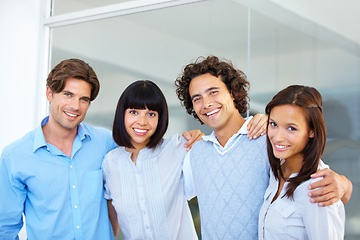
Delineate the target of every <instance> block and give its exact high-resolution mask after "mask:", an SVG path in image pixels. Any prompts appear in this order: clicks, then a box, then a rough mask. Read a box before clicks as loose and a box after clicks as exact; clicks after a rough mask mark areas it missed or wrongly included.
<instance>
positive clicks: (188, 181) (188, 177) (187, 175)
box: [183, 116, 253, 199]
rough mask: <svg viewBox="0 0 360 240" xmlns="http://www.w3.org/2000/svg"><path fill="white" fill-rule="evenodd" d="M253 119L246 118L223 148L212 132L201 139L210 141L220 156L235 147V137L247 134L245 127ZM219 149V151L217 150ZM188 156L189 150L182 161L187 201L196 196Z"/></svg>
mask: <svg viewBox="0 0 360 240" xmlns="http://www.w3.org/2000/svg"><path fill="white" fill-rule="evenodd" d="M252 118H253V116H250V117H248V118H246V122H245V123H244V124H243V125H242V126H241V128H240V129H239V131H238V132H237V133H235V134H234V135H233V136H232V137H231V138H230V139H229V140H228V141H227V142H226V144H225V146H224V147H222V146H221V145H220V143H219V141H218V140H217V138H216V135H215V133H214V132H212V133H211V134H210V135H208V136H203V139H204V140H205V141H210V142H213V143H214V146H215V149H216V150H217V151H218V152H219V153H220V154H222V155H223V154H225V153H226V152H228V151H229V150H230V149H231V148H233V147H234V146H236V144H234V143H235V140H236V137H237V136H239V135H240V134H245V135H246V134H247V133H248V130H247V125H248V123H249V122H250V120H251V119H252ZM219 149H221V150H219ZM190 155H191V150H190V151H189V152H188V153H187V154H186V156H185V159H184V166H183V174H184V187H185V196H186V197H187V199H191V198H193V197H195V196H197V193H196V190H195V183H194V177H193V174H192V170H191V163H190Z"/></svg>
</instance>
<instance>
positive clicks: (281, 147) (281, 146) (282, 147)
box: [275, 145, 288, 149]
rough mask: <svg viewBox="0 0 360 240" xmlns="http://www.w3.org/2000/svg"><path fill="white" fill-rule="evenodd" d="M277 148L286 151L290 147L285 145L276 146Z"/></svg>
mask: <svg viewBox="0 0 360 240" xmlns="http://www.w3.org/2000/svg"><path fill="white" fill-rule="evenodd" d="M275 147H276V148H280V149H284V148H287V147H288V146H284V145H275Z"/></svg>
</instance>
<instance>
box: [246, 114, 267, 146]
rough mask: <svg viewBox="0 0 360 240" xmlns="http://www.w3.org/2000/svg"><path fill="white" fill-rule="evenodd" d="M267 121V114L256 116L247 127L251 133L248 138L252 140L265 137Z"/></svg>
mask: <svg viewBox="0 0 360 240" xmlns="http://www.w3.org/2000/svg"><path fill="white" fill-rule="evenodd" d="M267 120H268V117H267V116H266V115H265V114H262V113H258V114H256V115H255V116H254V117H253V118H252V119H251V120H250V122H249V124H248V125H247V130H248V131H249V132H248V134H247V137H248V138H249V139H250V140H251V139H256V138H258V137H259V136H263V135H265V133H266V127H267Z"/></svg>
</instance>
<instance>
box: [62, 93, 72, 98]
mask: <svg viewBox="0 0 360 240" xmlns="http://www.w3.org/2000/svg"><path fill="white" fill-rule="evenodd" d="M63 95H64V96H65V97H70V96H71V93H70V92H63Z"/></svg>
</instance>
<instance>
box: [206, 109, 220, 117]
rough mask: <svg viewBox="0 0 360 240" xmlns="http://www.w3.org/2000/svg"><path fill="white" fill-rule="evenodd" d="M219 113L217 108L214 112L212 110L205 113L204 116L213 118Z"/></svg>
mask: <svg viewBox="0 0 360 240" xmlns="http://www.w3.org/2000/svg"><path fill="white" fill-rule="evenodd" d="M219 111H220V108H217V109H215V110H212V111H211V112H207V113H205V115H206V116H207V117H212V116H214V115H215V114H216V113H218V112H219Z"/></svg>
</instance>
